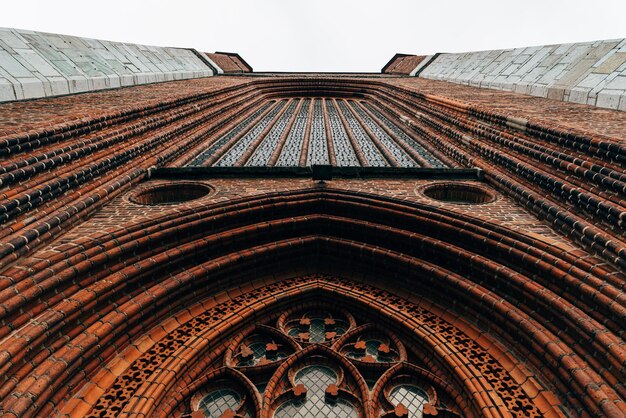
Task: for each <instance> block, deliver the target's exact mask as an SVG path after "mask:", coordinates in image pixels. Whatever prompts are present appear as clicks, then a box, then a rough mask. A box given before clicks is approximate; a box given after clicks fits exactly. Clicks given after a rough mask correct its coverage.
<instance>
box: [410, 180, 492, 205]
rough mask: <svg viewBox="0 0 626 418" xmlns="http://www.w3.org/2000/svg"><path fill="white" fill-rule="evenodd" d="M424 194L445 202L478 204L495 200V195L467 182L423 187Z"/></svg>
mask: <svg viewBox="0 0 626 418" xmlns="http://www.w3.org/2000/svg"><path fill="white" fill-rule="evenodd" d="M422 193H424V195H425V196H427V197H429V198H431V199H434V200H439V201H440V202H447V203H460V204H465V205H478V204H481V203H489V202H493V201H494V200H496V198H495V195H493V194H492V193H489V192H488V191H486V190H483V189H482V188H479V187H475V186H470V185H467V184H434V185H432V186H428V187H426V188H424V189H423V191H422Z"/></svg>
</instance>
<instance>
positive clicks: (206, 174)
mask: <svg viewBox="0 0 626 418" xmlns="http://www.w3.org/2000/svg"><path fill="white" fill-rule="evenodd" d="M150 177H151V178H159V179H174V178H176V179H198V178H211V177H242V178H254V177H258V178H265V177H287V178H289V177H292V178H293V177H311V178H313V179H314V180H330V179H331V178H416V179H451V180H482V178H483V171H482V170H480V169H477V168H404V167H332V166H313V167H164V168H156V169H154V170H152V171H151V172H150Z"/></svg>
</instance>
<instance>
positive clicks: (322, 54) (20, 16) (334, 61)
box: [0, 0, 626, 72]
mask: <svg viewBox="0 0 626 418" xmlns="http://www.w3.org/2000/svg"><path fill="white" fill-rule="evenodd" d="M0 26H3V27H14V28H20V29H32V30H39V31H44V32H55V33H63V34H69V35H77V36H85V37H91V38H98V39H107V40H112V41H123V42H133V43H141V44H148V45H159V46H179V47H193V48H196V49H198V50H202V51H206V52H213V51H216V50H217V51H232V52H238V53H239V54H241V55H242V56H243V57H244V58H245V59H246V60H247V61H248V62H249V63H250V65H252V66H253V67H254V69H255V71H263V70H274V71H373V72H378V71H380V69H381V67H382V66H383V65H384V64H385V63H386V62H387V61H388V60H389V59H390V58H391V57H392V56H393V54H394V53H396V52H403V53H415V54H429V53H433V52H458V51H474V50H482V49H498V48H510V47H516V46H529V45H543V44H552V43H566V42H579V41H590V40H598V39H613V38H623V37H626V0H588V1H581V0H515V1H512V0H447V1H438V0H428V1H425V0H423V1H417V0H414V1H410V0H378V1H370V0H315V1H300V0H264V1H260V0H257V1H254V0H220V1H213V0H204V1H200V0H194V1H192V0H176V1H172V0H170V1H161V0H151V1H133V0H103V1H86V0H82V1H80V0H55V1H50V0H47V1H46V0H39V1H37V0H5V1H2V3H1V4H0Z"/></svg>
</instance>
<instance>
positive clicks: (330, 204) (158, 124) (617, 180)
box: [0, 74, 626, 418]
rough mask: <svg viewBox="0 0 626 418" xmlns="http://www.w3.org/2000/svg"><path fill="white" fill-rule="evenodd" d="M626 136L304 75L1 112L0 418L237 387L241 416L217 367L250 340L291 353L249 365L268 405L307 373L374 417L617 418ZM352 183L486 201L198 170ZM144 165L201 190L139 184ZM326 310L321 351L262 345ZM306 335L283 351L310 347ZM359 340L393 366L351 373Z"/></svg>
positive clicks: (240, 379)
mask: <svg viewBox="0 0 626 418" xmlns="http://www.w3.org/2000/svg"><path fill="white" fill-rule="evenodd" d="M624 115H625V114H624V113H623V112H617V111H608V110H602V109H598V108H593V107H589V106H583V105H577V104H573V103H564V102H555V101H551V100H546V99H541V98H535V97H529V96H523V95H517V94H514V93H506V92H498V91H493V90H486V89H476V88H472V87H467V86H460V85H455V84H452V83H445V82H439V81H432V80H422V79H416V78H409V77H386V78H385V77H369V76H348V75H338V76H334V75H319V74H318V75H309V76H306V75H284V76H271V77H270V76H268V77H262V76H252V77H250V76H236V77H234V76H232V77H229V76H220V77H211V78H207V79H197V80H186V81H180V82H172V83H162V84H155V85H149V86H137V87H132V88H128V89H122V90H119V91H105V92H97V93H88V94H84V95H80V96H67V97H62V98H56V99H43V100H36V101H31V102H21V103H9V104H3V105H0V121H2V123H1V125H2V128H1V129H2V131H0V156H1V158H2V160H1V161H0V222H1V224H2V229H0V409H1V410H2V413H3V414H4V415H6V416H7V417H18V416H19V417H21V416H25V417H34V416H81V417H82V416H86V415H89V414H93V415H103V416H116V415H118V416H119V415H121V416H168V415H171V414H179V413H180V414H181V415H182V414H184V413H187V412H190V411H189V408H191V406H190V405H191V404H192V402H191V401H192V400H194V402H195V401H198V403H199V402H200V399H199V398H202V397H203V396H204V395H208V394H209V393H211V392H210V391H209V389H210V387H209V386H210V384H211V382H215V381H218V380H220V379H223V380H229V379H230V380H229V381H232V382H235V383H236V384H235V383H233V385H234V389H237V390H241V391H242V392H241V393H242V395H243V397H242V400H241V401H240V404H241V405H243V406H244V407H245V408H248V410H249V411H250V414H251V415H254V414H256V415H254V416H258V415H260V414H261V412H260V411H262V405H264V402H265V405H267V402H268V399H267V398H265V397H261V394H260V391H259V389H258V388H256V386H255V385H254V384H253V383H252V382H251V381H250V379H248V378H247V377H246V376H247V375H246V373H250V370H244V369H243V368H241V370H240V368H239V366H236V365H234V363H232V361H231V363H224V361H225V360H226V359H228V358H229V356H230V359H231V360H232V359H233V358H237V356H238V355H241V354H242V347H241V343H242V341H245V338H246V336H249V335H252V334H250V333H252V332H257V333H258V334H259V335H264V336H271V337H272V338H274V337H276V340H277V341H270V343H274V342H279V343H280V341H282V343H283V344H285V347H287V348H288V349H286V351H285V357H284V358H280V359H277V360H275V361H272V360H271V358H269V357H267V346H266V355H265V357H263V356H261V355H260V353H261V351H262V350H261V351H259V355H258V357H259V358H258V359H257V360H258V361H259V362H261V359H262V358H264V359H265V361H264V363H266V364H259V365H254V366H250V367H252V368H258V370H259V373H260V375H264V374H265V375H267V377H268V378H267V380H265V381H264V382H261V383H265V384H267V387H268V388H269V389H268V390H269V392H267V393H270V394H276V393H283V392H284V391H283V390H282V389H285V390H287V386H286V385H287V383H286V382H287V381H288V380H289V373H290V372H289V370H292V371H293V372H294V373H295V372H297V370H296V369H294V368H293V367H292V366H294V365H302V364H304V363H303V362H305V363H306V362H308V363H306V364H311V365H312V364H313V363H314V362H313V360H314V359H312V357H311V356H321V357H324V358H327V360H328V364H326V363H324V364H326V365H330V366H333V365H338V367H339V369H341V370H342V371H343V372H344V375H345V376H346V377H347V380H346V381H345V382H346V384H345V385H344V386H342V384H341V382H338V383H335V386H336V387H333V388H331V390H330V391H329V396H331V397H336V398H337V399H344V400H345V401H346V402H349V403H350V405H353V406H354V407H355V408H357V410H359V411H360V413H362V414H370V415H371V416H375V414H378V413H380V414H383V413H384V414H388V413H390V412H393V413H394V414H396V415H397V414H400V415H402V413H403V410H402V408H400V409H398V410H397V411H396V410H395V409H393V408H392V405H393V402H394V399H395V396H396V395H397V396H400V395H402V396H403V399H408V398H407V397H408V396H413V397H414V399H417V398H418V396H417V395H419V392H415V391H413V392H411V390H409V389H407V387H414V386H417V387H422V386H420V385H422V384H424V385H425V383H424V382H431V383H429V384H430V385H431V386H432V387H433V389H432V390H431V389H430V386H428V387H426V386H424V389H425V390H424V392H425V393H426V395H427V396H428V398H429V399H435V398H437V399H439V397H441V399H442V400H443V399H444V398H445V397H446V396H447V398H446V399H447V400H448V401H449V402H450V404H451V405H456V406H457V407H458V411H460V412H461V413H462V414H463V415H466V416H485V415H486V416H509V415H511V414H517V415H518V416H541V415H545V416H602V417H622V416H624V414H626V403H625V399H626V389H625V387H624V385H623V383H622V382H624V381H626V367H625V365H626V344H625V342H624V336H623V330H624V329H625V327H626V323H625V322H624V320H625V318H626V296H625V295H624V283H625V282H626V277H625V275H624V268H625V267H626V243H625V242H624V239H623V232H624V219H625V218H624V217H625V216H626V209H625V207H626V206H625V204H624V195H625V194H626V187H625V184H626V177H624V174H623V172H624V168H625V165H624V164H625V160H624V157H625V156H626V148H624V144H623V140H622V139H621V138H622V137H623V136H624V134H625V133H626V123H624V122H625V119H624V118H625V116H624ZM261 122H263V123H261ZM241 144H243V145H241ZM355 161H356V162H358V164H359V165H361V166H366V165H379V166H387V167H388V168H387V169H388V170H394V169H397V170H399V171H398V173H400V174H399V176H400V175H401V173H402V170H405V172H406V170H410V169H416V168H417V167H424V168H435V169H437V168H439V169H442V170H445V168H446V167H451V168H454V167H469V168H472V167H476V168H478V169H480V172H479V173H480V176H479V177H480V179H479V178H476V179H475V180H471V181H470V180H464V181H459V180H446V179H437V178H434V179H433V178H431V179H418V178H412V177H406V178H404V177H403V178H401V177H398V178H386V179H383V178H371V179H370V178H368V179H362V178H349V179H348V178H346V179H344V178H333V179H329V180H325V181H324V182H320V181H317V180H316V181H313V180H312V179H310V178H301V177H299V178H295V177H294V178H289V177H287V178H272V177H265V178H252V177H250V178H245V179H243V178H232V177H230V178H229V177H227V176H226V175H224V176H221V177H220V176H219V175H217V174H215V173H216V171H213V172H210V173H209V174H206V173H205V174H202V170H206V169H207V167H210V168H212V169H214V170H217V169H219V167H214V166H220V165H224V166H225V167H224V168H226V169H228V168H230V167H232V166H236V167H240V168H242V169H248V168H250V167H252V168H254V166H253V165H255V164H259V165H267V166H279V167H280V166H281V164H284V165H286V166H291V167H294V166H306V165H309V164H312V163H320V162H321V163H329V164H332V165H343V164H346V165H352V164H355ZM248 163H249V164H250V165H247V164H248ZM188 166H200V167H197V168H193V167H188ZM161 167H178V168H179V170H181V171H185V170H187V171H188V174H189V175H190V176H196V177H194V178H193V179H185V180H172V179H169V180H166V179H163V178H161V179H158V180H151V177H152V176H154V174H155V169H158V168H161ZM283 167H284V166H283ZM161 171H162V170H161ZM435 172H436V170H435ZM203 176H210V177H203ZM177 186H178V187H179V188H180V193H179V194H178V193H173V192H172V190H173V188H176V187H177ZM433 187H434V188H433ZM199 190H200V191H199ZM205 192H206V193H205ZM176 198H178V200H177V199H176ZM133 200H134V201H133ZM183 200H184V201H183ZM322 299H323V300H326V301H328V302H327V303H329V304H330V305H331V306H334V307H335V308H334V309H335V310H338V309H343V310H345V311H347V313H345V314H341V315H334V314H333V316H332V319H333V320H337V321H338V320H340V319H341V320H345V321H347V322H348V324H349V327H348V330H347V332H345V333H343V330H338V329H333V330H330V329H329V330H326V329H325V328H324V330H323V331H324V339H325V340H326V337H327V336H326V332H329V333H335V335H332V336H330V335H329V336H328V340H329V341H333V343H332V344H331V343H329V344H322V343H318V344H311V343H310V341H309V342H307V338H304V337H305V336H304V335H303V336H298V338H291V339H290V340H289V335H287V336H286V337H284V338H287V341H292V342H293V344H290V343H286V342H285V340H280V338H283V337H278V336H277V335H278V334H276V332H278V333H279V334H280V335H283V334H285V333H284V332H282V331H280V329H281V328H280V326H279V325H276V327H277V328H276V329H278V331H268V330H267V329H266V328H265V329H264V328H262V327H263V326H265V327H273V326H274V325H272V324H279V322H272V321H274V320H276V321H278V320H279V319H280V317H281V315H282V314H283V313H285V312H287V317H286V318H290V317H289V315H291V314H294V315H296V314H297V313H299V312H301V311H306V310H312V309H316V308H315V306H319V304H320V300H322ZM325 309H330V308H328V306H327V307H326V308H325ZM330 310H332V309H330ZM351 318H352V319H351ZM381 318H382V319H381ZM309 319H315V323H314V324H317V325H316V326H317V328H314V329H311V328H309V329H308V330H300V331H298V334H306V333H308V334H309V335H308V338H309V339H310V336H311V334H313V333H315V335H316V336H317V337H316V338H318V339H321V336H322V334H321V328H320V326H319V320H320V319H322V318H321V317H313V316H311V317H310V318H309ZM324 319H326V317H324ZM353 319H354V321H353ZM359 321H360V322H359ZM367 323H371V324H379V328H383V329H388V331H389V333H390V334H393V335H394V336H395V339H390V340H389V343H390V344H391V346H393V350H396V351H397V353H398V356H399V357H400V358H404V357H403V356H404V355H405V354H406V359H407V361H402V362H398V364H397V365H393V366H389V365H388V364H387V363H385V362H382V361H381V362H369V361H361V362H360V363H367V365H362V364H360V363H359V359H352V360H350V359H348V358H346V357H345V356H344V355H343V354H342V353H343V352H344V351H343V347H345V346H346V344H348V345H349V344H353V345H356V343H357V342H358V337H359V335H362V337H363V338H364V340H363V341H365V340H366V338H369V337H368V336H367V335H366V334H355V333H353V332H352V331H353V330H356V329H357V328H356V327H357V326H362V325H365V324H367ZM351 338H355V339H352V340H351ZM335 342H336V344H337V345H336V346H334V345H333V344H335ZM252 343H253V341H252V342H250V344H252ZM385 343H387V340H385ZM234 344H237V346H236V347H237V348H234V347H235V346H234ZM244 344H245V342H244ZM307 344H308V346H306V345H307ZM305 346H306V347H305ZM401 346H404V347H405V352H406V353H404V352H403V351H402V348H401ZM248 349H250V347H248ZM269 351H270V352H271V351H273V349H272V348H271V347H270V350H269ZM229 353H230V354H229ZM245 353H246V350H245V349H244V350H243V354H245ZM419 353H423V355H422V356H420V355H419ZM370 355H371V354H370ZM372 357H373V356H372ZM246 358H248V357H247V356H246ZM369 363H372V364H369ZM246 367H247V366H246ZM368 367H369V368H370V369H368V370H369V371H370V372H371V373H369V374H368V373H366V372H363V373H364V375H363V376H361V375H360V373H361V371H359V370H365V368H368ZM280 368H283V369H280ZM377 368H378V369H377ZM274 369H276V370H274ZM279 369H280V371H279V372H278V373H279V374H280V376H281V377H280V379H278V378H277V379H275V380H270V377H271V376H273V375H274V374H273V373H274V372H275V371H277V370H279ZM354 370H356V372H353V371H354ZM374 371H376V372H377V373H381V374H379V375H376V376H375V377H374V376H373V374H374ZM279 374H276V376H279ZM399 374H406V375H408V376H410V379H407V380H406V381H403V380H402V379H399V378H398V376H399ZM285 376H287V377H286V378H284V377H285ZM338 376H339V375H338ZM359 376H360V377H359ZM285 379H287V380H285ZM379 379H380V380H379ZM380 382H384V383H380ZM368 383H370V384H371V385H370V386H368ZM400 385H406V387H405V388H404V392H402V393H401V394H398V393H399V392H398V393H396V392H394V393H393V394H392V392H391V390H392V388H395V387H398V386H400ZM290 388H291V387H290ZM296 388H297V385H296V387H294V388H293V389H294V390H295V389H296ZM274 389H275V390H276V391H275V390H274ZM298 393H300V395H302V394H303V393H302V392H301V391H300V390H299V389H298ZM349 393H351V394H352V395H349ZM411 393H413V395H410V394H411ZM416 394H417V395H416ZM218 395H219V394H215V396H216V398H215V399H218V397H219V396H221V395H219V396H218ZM294 395H296V394H295V393H294ZM357 395H358V397H357ZM194 396H195V398H194ZM268 396H269V395H268ZM285 396H287V395H285ZM420 396H421V395H420ZM219 399H221V398H219ZM269 401H270V402H272V405H273V406H276V407H277V406H278V404H279V403H280V404H282V403H281V400H280V399H279V400H278V403H275V402H274V401H275V399H274V398H271V399H269ZM415 402H417V401H415ZM234 403H235V401H232V404H234ZM407 403H408V401H407ZM429 403H430V402H429ZM444 403H447V402H446V401H444ZM230 404H231V403H228V405H230ZM225 405H226V403H223V404H220V408H221V407H222V406H225ZM395 406H397V405H395ZM395 406H394V407H395ZM404 406H405V407H408V406H410V405H404ZM359 408H360V409H359ZM377 408H378V409H377ZM398 408H399V407H398ZM424 411H425V412H428V408H427V407H426V405H424ZM431 412H432V411H431ZM440 413H441V414H443V413H444V412H443V411H442V412H440ZM194 418H195V417H194Z"/></svg>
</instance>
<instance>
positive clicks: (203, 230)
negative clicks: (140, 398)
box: [0, 188, 626, 416]
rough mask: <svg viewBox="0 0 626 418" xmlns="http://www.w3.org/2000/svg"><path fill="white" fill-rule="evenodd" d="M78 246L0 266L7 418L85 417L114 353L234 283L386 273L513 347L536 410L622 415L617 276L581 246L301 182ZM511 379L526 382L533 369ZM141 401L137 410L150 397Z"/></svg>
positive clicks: (126, 363) (136, 345)
mask: <svg viewBox="0 0 626 418" xmlns="http://www.w3.org/2000/svg"><path fill="white" fill-rule="evenodd" d="M79 244H80V246H76V247H73V248H69V249H67V250H63V251H62V252H60V253H59V254H57V255H54V256H52V257H50V259H48V260H45V261H41V262H38V263H34V264H32V265H31V266H30V267H29V270H28V271H25V270H23V269H18V268H15V269H11V268H9V269H8V270H7V272H5V274H6V275H7V276H8V277H12V278H13V279H14V280H16V282H19V283H20V284H19V289H17V288H16V289H13V288H7V289H5V290H4V291H2V292H1V294H0V296H1V297H2V300H3V309H2V311H0V316H2V320H3V321H4V323H5V324H6V323H8V324H10V327H8V326H5V327H3V328H0V335H1V338H5V339H6V340H7V341H8V344H7V345H6V347H7V349H6V350H5V351H3V352H2V353H0V372H1V373H3V374H4V375H5V376H7V380H6V382H5V384H3V386H2V388H1V389H0V399H2V406H3V407H4V408H5V409H6V410H7V411H11V412H12V413H14V414H15V415H23V416H34V415H40V416H41V415H44V416H47V415H50V416H51V415H55V413H56V412H58V413H71V412H74V413H75V414H77V415H80V413H82V414H83V415H84V414H85V413H87V412H88V411H89V410H90V409H92V407H94V408H95V407H96V406H97V405H98V402H100V400H101V395H102V396H108V395H105V392H106V391H108V390H109V389H110V387H112V386H113V385H114V384H116V383H113V382H114V381H115V380H116V379H117V377H118V376H121V375H122V374H123V373H124V372H125V370H126V369H128V368H129V367H130V364H134V362H135V361H140V360H138V359H139V356H138V355H135V356H133V355H132V353H131V354H129V353H128V351H133V350H137V353H143V352H145V351H146V350H149V349H151V347H152V346H156V345H157V344H158V343H159V342H160V341H161V338H162V334H163V333H169V332H170V330H175V329H176V328H177V327H175V326H174V325H176V324H177V321H178V320H181V321H182V320H183V319H184V318H185V315H192V313H191V312H190V310H189V307H190V306H195V307H196V308H195V309H196V310H202V307H198V305H197V303H199V301H202V300H207V299H206V298H209V297H212V295H216V294H218V293H219V292H221V291H224V290H228V291H230V292H231V293H232V292H234V291H235V290H237V291H242V292H243V295H242V298H243V299H244V300H247V299H246V298H253V296H252V295H251V294H248V293H246V289H252V283H253V282H254V281H255V280H256V281H258V280H265V281H266V282H271V281H272V280H275V278H276V277H287V278H289V277H295V276H297V275H301V274H310V273H320V272H327V273H331V274H336V275H337V276H340V277H341V276H343V277H355V278H358V280H360V281H366V279H367V280H370V279H371V278H372V277H374V276H377V277H381V278H385V280H387V281H388V283H390V284H392V285H393V286H396V287H397V288H404V289H407V290H410V292H411V293H412V294H413V295H416V296H419V297H420V298H422V299H424V300H425V301H429V302H428V303H431V304H432V305H433V306H440V307H443V309H442V312H445V310H448V311H450V312H454V313H455V314H456V315H457V316H459V317H460V319H461V320H463V321H465V322H466V323H469V322H474V323H475V324H474V325H473V327H470V328H472V329H474V332H470V333H469V334H468V335H469V337H468V339H469V340H481V341H482V340H487V341H489V343H487V345H494V344H495V343H496V341H497V342H499V343H501V344H503V345H504V346H505V347H509V348H510V349H513V348H514V349H515V350H517V352H518V353H519V357H520V358H523V359H524V361H523V362H522V364H520V365H519V366H520V369H526V368H531V369H532V370H534V371H535V374H536V378H537V379H539V380H541V381H542V382H548V385H550V386H551V388H550V390H548V391H547V392H545V393H554V394H556V395H555V396H554V397H553V398H552V400H551V401H547V404H549V405H551V407H550V408H548V409H549V410H553V409H555V408H556V407H555V405H559V404H566V405H569V406H570V407H571V408H573V409H574V410H583V411H586V413H589V414H592V415H604V416H620V415H623V412H624V411H626V407H625V406H624V402H623V398H624V396H626V394H625V393H624V390H623V388H621V387H620V386H614V385H612V384H611V382H614V381H623V379H624V376H625V370H624V364H626V363H625V360H626V354H625V352H624V349H623V340H622V339H621V338H620V337H619V336H618V333H619V330H620V329H623V327H624V318H626V315H625V312H626V309H625V308H624V304H625V301H624V297H623V294H621V293H620V291H619V285H620V280H621V278H620V276H619V274H616V273H615V271H613V270H611V268H610V266H607V265H605V264H604V265H603V264H601V263H596V262H594V259H593V258H590V257H588V255H587V254H585V253H584V252H580V253H577V252H575V251H571V252H563V249H562V248H559V247H558V246H556V245H553V244H551V243H549V242H545V241H541V240H538V239H536V238H534V237H531V236H528V235H524V234H522V233H520V232H518V231H512V230H509V229H507V228H506V226H505V225H495V224H491V223H489V222H486V221H482V220H478V219H476V218H472V217H471V216H467V215H462V214H459V213H455V212H452V211H450V210H446V209H445V208H438V207H434V206H430V205H427V204H418V203H415V204H412V203H407V202H403V201H400V200H396V199H389V198H383V197H380V196H376V195H373V194H367V193H356V192H346V191H339V190H333V189H331V188H327V189H323V190H322V189H318V188H314V189H305V190H297V191H293V192H285V193H275V194H268V195H264V196H262V197H253V198H242V199H237V200H233V201H230V202H227V203H218V204H214V205H208V206H206V207H193V208H190V209H188V210H187V209H184V210H181V211H177V212H176V213H175V214H174V215H171V214H170V215H165V216H163V217H159V218H156V219H150V220H146V221H144V222H140V223H136V224H132V225H124V226H122V227H119V228H114V229H110V230H107V231H104V232H102V233H99V234H94V235H93V236H90V237H85V239H83V240H81V241H80V242H79ZM26 276H27V277H28V280H22V279H23V278H24V277H26ZM272 278H273V279H272ZM18 290H19V292H20V294H19V296H16V295H15V292H16V291H18ZM221 297H225V296H221ZM24 309H27V310H28V311H29V312H31V315H28V316H27V315H24V314H22V310H24ZM181 315H182V316H181ZM442 315H443V313H442ZM444 316H445V315H444ZM164 318H170V319H167V320H166V319H164ZM171 318H178V319H177V320H174V319H171ZM168 321H169V322H168ZM229 326H230V325H229V324H222V325H220V327H222V330H226V329H228V328H229ZM155 330H157V331H155ZM484 330H489V331H488V332H487V331H484ZM172 332H173V331H172ZM578 341H584V342H586V344H578V343H577V342H578ZM40 347H44V348H40ZM160 349H161V354H164V353H168V350H175V345H172V346H171V347H160ZM120 353H125V355H126V357H124V358H122V357H120ZM598 353H599V354H598ZM164 355H165V354H164ZM166 357H167V356H166ZM590 358H593V361H589V360H588V359H590ZM208 360H209V359H207V361H208ZM513 364H515V362H513ZM139 365H140V366H142V367H140V368H139V369H140V371H139V372H138V373H137V374H136V375H133V376H127V380H126V381H124V382H123V385H120V387H125V388H130V387H133V386H134V385H135V384H136V383H140V382H143V381H144V380H145V379H146V378H147V377H148V376H147V370H148V369H147V366H148V364H142V363H141V361H140V363H139ZM142 369H143V372H142V371H141V370H142ZM518 372H519V370H518V371H516V372H515V373H518ZM520 373H521V376H525V378H527V380H528V379H529V381H532V379H531V377H532V376H533V373H531V372H528V373H527V372H520ZM533 379H534V378H533ZM533 384H534V383H533ZM576 393H585V394H586V395H585V396H580V397H576V395H575V394H576ZM126 395H129V394H126ZM126 395H124V396H126ZM146 399H151V401H149V402H148V401H145V400H144V402H148V404H150V403H152V405H153V406H152V407H154V406H155V405H157V404H159V402H160V400H158V399H156V398H154V397H149V398H146ZM159 399H160V398H159ZM533 399H534V398H533ZM158 401H159V402H158ZM125 405H126V406H128V408H131V406H132V408H135V407H137V408H139V405H136V404H132V405H131V404H129V403H128V402H127V403H126V404H125ZM159 405H160V404H159ZM126 406H125V407H126ZM142 408H143V407H142ZM132 410H134V409H127V411H132ZM129 413H130V412H129Z"/></svg>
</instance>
